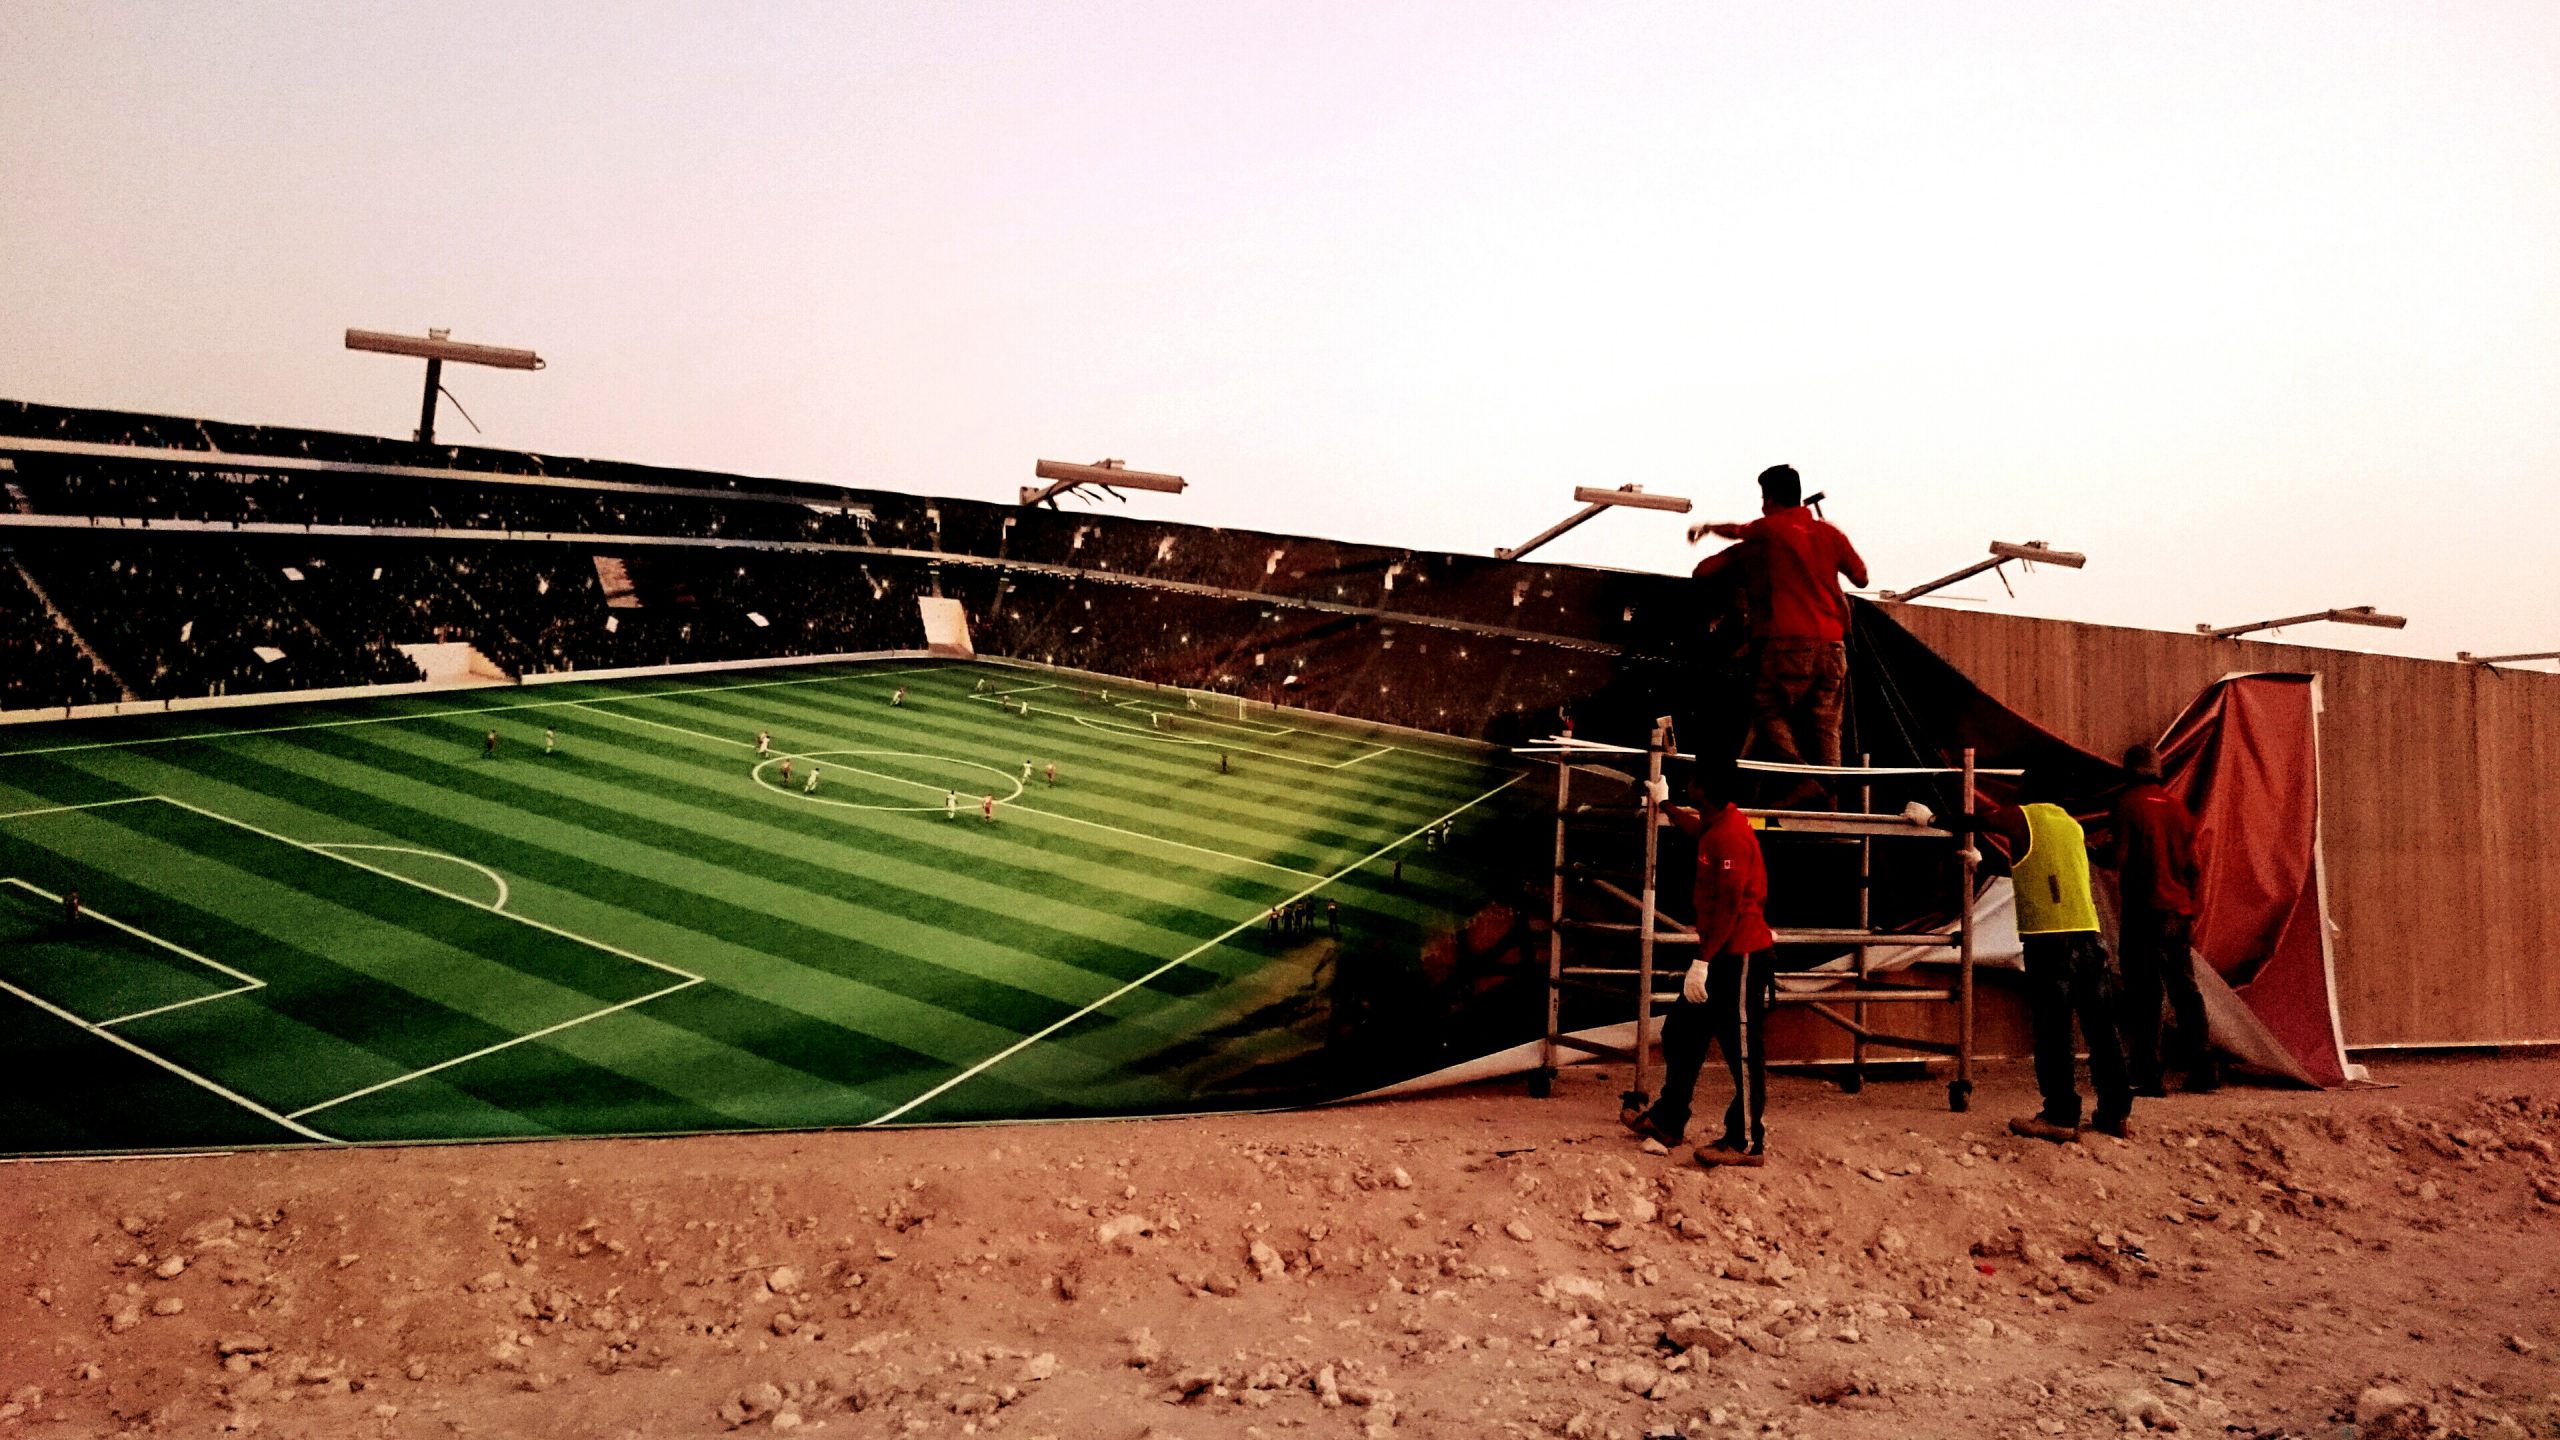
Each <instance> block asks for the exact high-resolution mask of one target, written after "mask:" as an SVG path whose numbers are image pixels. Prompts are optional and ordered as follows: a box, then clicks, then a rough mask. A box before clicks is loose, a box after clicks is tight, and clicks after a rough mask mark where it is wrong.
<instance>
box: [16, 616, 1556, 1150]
mask: <svg viewBox="0 0 2560 1440" xmlns="http://www.w3.org/2000/svg"><path fill="white" fill-rule="evenodd" d="M901 686H904V687H906V692H907V693H906V696H905V700H904V703H903V704H893V703H892V696H893V693H894V692H895V691H896V690H897V688H898V687H901ZM1026 707H1027V713H1025V710H1026ZM1159 715H1161V716H1162V717H1163V718H1162V719H1159V718H1158V716H1159ZM493 728H494V729H495V730H496V731H497V733H498V737H499V741H498V747H497V754H496V755H495V756H494V757H490V756H487V755H486V754H485V753H484V737H485V736H486V734H487V732H488V731H489V730H491V729H493ZM546 730H550V731H553V732H555V733H556V736H557V748H556V749H555V750H554V751H553V752H551V753H548V754H546V753H545V751H544V743H545V737H544V732H545V731H546ZM759 731H769V732H771V735H772V751H771V753H770V755H765V756H760V755H759V754H758V753H757V749H756V736H757V734H758V732H759ZM1222 756H1223V757H1224V759H1225V765H1224V768H1223V769H1222V767H1221V757H1222ZM785 761H788V762H789V764H790V766H791V771H790V778H789V779H788V780H787V781H786V780H785V779H784V778H783V766H784V762H785ZM1025 761H1029V762H1030V763H1031V765H1032V767H1033V773H1032V775H1031V777H1030V778H1029V779H1028V780H1025V779H1024V778H1023V764H1024V762H1025ZM1053 762H1054V763H1055V765H1056V766H1057V778H1056V781H1055V783H1054V784H1053V783H1051V782H1050V780H1049V777H1048V770H1047V767H1048V766H1049V765H1050V764H1052V763H1053ZM812 767H815V768H816V769H817V770H818V771H819V779H818V784H817V787H816V788H815V789H814V790H811V789H809V788H808V787H807V776H808V774H809V772H810V770H811V768H812ZM1517 778H1518V774H1517V772H1515V771H1512V770H1510V769H1507V768H1504V767H1501V766H1499V765H1497V764H1495V763H1493V762H1492V761H1491V760H1490V759H1488V758H1487V757H1486V756H1485V755H1483V754H1482V753H1480V752H1478V751H1475V750H1472V749H1469V748H1467V747H1464V746H1461V745H1459V744H1456V743H1454V742H1439V743H1435V742H1432V741H1430V740H1427V739H1416V738H1414V737H1411V736H1408V735H1404V734H1402V733H1400V732H1394V733H1379V732H1375V731H1372V730H1369V729H1367V728H1365V727H1361V726H1359V725H1356V724H1353V723H1350V722H1344V721H1338V720H1332V719H1328V718H1325V717H1311V716H1305V715H1300V714H1296V713H1294V712H1266V711H1263V710H1261V709H1259V708H1256V709H1254V710H1253V711H1252V712H1251V713H1250V714H1239V713H1238V711H1237V708H1236V701H1235V700H1234V699H1232V698H1230V697H1212V696H1199V697H1191V696H1187V695H1185V694H1184V693H1183V692H1180V691H1169V690H1160V689H1154V688H1150V687H1144V686H1140V685H1136V684H1133V683H1129V682H1124V681H1114V680H1111V679H1109V678H1107V677H1100V676H1086V675H1078V674H1070V673H1061V672H1055V671H1046V670H1026V669H1021V668H1015V667H1008V666H997V665H988V664H969V663H959V662H916V661H880V662H871V663H864V664H849V665H828V666H805V667H799V668H794V669H762V670H742V671H732V672H728V673H725V674H713V675H690V676H683V677H670V678H659V679H649V680H623V681H612V682H578V683H568V684H558V685H544V686H539V687H525V688H520V689H510V690H503V691H501V690H476V691H467V692H458V693H452V694H446V695H439V696H426V697H405V698H400V699H381V700H369V701H360V702H350V703H343V704H331V705H303V706H296V707H292V708H289V709H265V710H235V711H229V712H221V711H216V712H203V711H198V712H192V713H187V714H179V715H171V716H167V717H158V718H152V719H141V720H136V719H131V718H127V719H121V720H116V721H112V722H90V723H86V724H61V725H44V726H31V727H25V728H19V729H15V730H12V731H9V732H5V733H0V1153H10V1154H19V1155H27V1154H57V1153H95V1152H108V1151H136V1150H168V1149H193V1148H230V1147H238V1146H249V1145H272V1144H341V1143H366V1142H393V1141H425V1140H487V1139H511V1138H530V1137H539V1136H552V1135H607V1134H616V1135H630V1134H667V1133H681V1132H689V1131H709V1130H741V1129H768V1128H800V1127H819V1126H865V1125H891V1124H896V1125H904V1124H948V1123H955V1122H963V1121H983V1120H1013V1119H1046V1118H1063V1117H1077V1116H1106V1115H1139V1114H1162V1113H1169V1112H1179V1111H1188V1110H1198V1109H1215V1108H1232V1107H1235V1106H1239V1105H1243V1104H1247V1103H1253V1102H1254V1101H1255V1099H1256V1097H1258V1096H1263V1095H1265V1094H1266V1093H1267V1092H1265V1091H1263V1090H1258V1089H1256V1088H1255V1084H1254V1082H1253V1081H1251V1080H1250V1079H1249V1078H1247V1077H1250V1076H1251V1075H1252V1074H1253V1073H1254V1072H1256V1071H1257V1068H1258V1067H1268V1066H1272V1065H1275V1064H1285V1063H1286V1062H1288V1061H1291V1060H1293V1059H1296V1060H1304V1059H1305V1058H1306V1057H1307V1056H1308V1055H1309V1054H1310V1053H1311V1052H1312V1051H1314V1050H1316V1049H1319V1048H1320V1047H1321V1044H1322V1037H1321V1036H1320V1035H1315V1034H1311V1033H1310V1029H1311V1027H1310V1026H1309V1025H1308V1024H1306V1023H1304V1022H1303V1013H1304V1012H1305V1010H1306V1009H1307V1008H1308V1007H1307V1006H1305V1005H1304V1004H1303V1003H1295V1002H1300V1001H1303V998H1304V997H1305V996H1306V995H1307V994H1309V993H1310V992H1311V990H1312V989H1314V988H1315V987H1317V986H1319V985H1320V984H1321V982H1322V978H1323V976H1324V975H1325V974H1326V973H1328V971H1327V967H1328V966H1329V964H1330V963H1331V958H1332V957H1333V956H1334V955H1336V954H1337V953H1340V952H1342V951H1343V950H1344V949H1345V948H1346V947H1349V948H1354V949H1356V948H1358V947H1362V946H1368V947H1387V948H1391V949H1394V950H1397V951H1401V952H1404V953H1411V952H1414V951H1418V950H1419V949H1420V947H1421V946H1422V945H1423V943H1424V941H1425V939H1426V938H1427V937H1428V936H1429V935H1430V934H1431V933H1433V932H1435V931H1439V930H1446V929H1447V928H1448V927H1449V926H1450V925H1451V924H1452V923H1453V920H1456V919H1459V918H1463V917H1462V916H1461V915H1460V914H1459V913H1458V912H1459V911H1461V910H1462V909H1463V908H1464V907H1465V906H1466V905H1468V904H1470V903H1472V900H1473V898H1474V891H1475V884H1474V882H1473V881H1472V880H1471V879H1470V878H1469V877H1468V876H1466V875H1464V874H1462V873H1459V872H1458V871H1456V870H1455V869H1453V868H1444V867H1443V866H1442V865H1441V863H1440V862H1441V861H1442V860H1443V859H1444V858H1445V857H1446V856H1447V855H1448V854H1449V853H1450V852H1448V851H1446V850H1443V849H1440V848H1437V847H1433V846H1430V845H1428V844H1426V843H1425V842H1424V840H1423V839H1422V838H1420V837H1422V836H1423V835H1424V832H1426V831H1427V830H1429V829H1431V828H1432V827H1435V826H1438V825H1439V824H1441V823H1442V822H1443V821H1452V822H1454V825H1455V827H1456V828H1457V830H1458V831H1459V832H1460V833H1462V834H1463V833H1464V832H1465V831H1466V830H1467V829H1468V828H1469V827H1471V826H1482V825H1488V824H1492V823H1495V822H1494V820H1493V816H1492V811H1493V806H1492V805H1491V804H1489V803H1488V802H1491V801H1493V800H1494V799H1495V797H1497V796H1500V795H1501V794H1502V793H1503V792H1504V791H1505V790H1506V789H1507V788H1509V787H1510V786H1511V785H1512V784H1513V782H1514V781H1515V780H1516V779H1517ZM1515 793H1516V792H1515ZM954 795H956V796H957V797H958V798H957V802H956V810H955V809H954V806H953V802H952V800H951V797H952V796H954ZM988 796H993V797H994V800H995V818H994V819H993V820H992V821H989V820H987V819H986V818H984V814H983V809H984V805H985V801H986V797H988ZM1399 862H1400V866H1401V878H1397V877H1395V876H1394V875H1393V873H1392V872H1393V871H1394V870H1396V869H1397V868H1398V866H1399ZM75 890H76V891H77V892H78V893H79V897H80V900H81V902H82V908H83V914H82V916H81V917H80V918H79V919H78V920H77V921H72V920H69V919H68V918H67V917H66V910H67V907H66V905H65V904H64V897H65V896H66V894H67V893H68V892H71V891H75ZM1301 898H1307V899H1311V900H1312V902H1313V909H1314V912H1315V923H1313V924H1312V925H1311V926H1309V927H1306V928H1304V929H1302V930H1299V931H1295V932H1292V933H1285V934H1281V935H1277V936H1275V935H1273V934H1271V933H1270V932H1269V929H1268V926H1267V924H1266V918H1267V916H1268V914H1269V912H1270V909H1271V907H1273V906H1275V905H1285V904H1287V903H1288V902H1290V901H1292V900H1295V899H1301ZM1328 901H1331V902H1335V903H1337V904H1338V906H1339V913H1338V922H1339V925H1340V927H1341V932H1342V938H1341V939H1340V940H1338V941H1337V940H1336V939H1335V938H1334V937H1333V936H1332V935H1331V933H1330V929H1329V924H1328V921H1327V917H1326V915H1325V907H1326V903H1327V902H1328ZM1291 1014H1297V1015H1299V1016H1300V1017H1301V1019H1300V1021H1299V1022H1298V1023H1287V1022H1284V1021H1283V1020H1278V1019H1270V1018H1268V1017H1274V1016H1288V1015H1291ZM1265 1073H1268V1072H1267V1071H1266V1072H1265ZM1298 1098H1305V1097H1303V1096H1301V1097H1298ZM1262 1103H1269V1101H1268V1100H1267V1099H1266V1100H1264V1101H1263V1102H1262Z"/></svg>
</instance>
